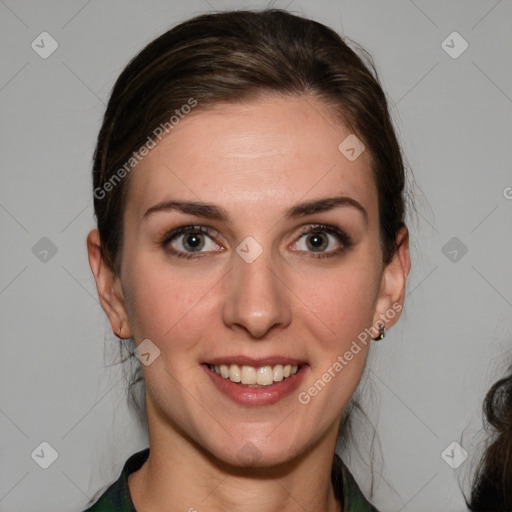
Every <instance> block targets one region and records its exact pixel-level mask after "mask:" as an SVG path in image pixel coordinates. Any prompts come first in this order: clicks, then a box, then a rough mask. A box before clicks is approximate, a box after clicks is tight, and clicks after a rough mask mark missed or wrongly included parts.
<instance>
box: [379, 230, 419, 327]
mask: <svg viewBox="0 0 512 512" xmlns="http://www.w3.org/2000/svg"><path fill="white" fill-rule="evenodd" d="M410 270H411V259H410V255H409V231H408V230H407V228H406V227H405V226H404V227H403V228H401V229H400V231H399V232H398V235H397V250H396V251H395V254H394V255H393V258H392V260H391V261H390V262H389V263H388V265H386V267H385V268H384V271H383V273H382V279H381V286H380V292H379V296H378V298H377V302H376V305H375V313H374V318H373V321H374V322H373V325H374V326H378V325H379V324H382V323H383V324H384V326H385V327H386V329H389V328H390V327H391V326H393V325H394V324H395V323H396V321H397V320H398V319H399V318H400V313H401V311H402V308H403V305H404V298H405V283H406V281H407V276H408V275H409V271H410Z"/></svg>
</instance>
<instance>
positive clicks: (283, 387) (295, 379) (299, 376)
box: [201, 364, 309, 405]
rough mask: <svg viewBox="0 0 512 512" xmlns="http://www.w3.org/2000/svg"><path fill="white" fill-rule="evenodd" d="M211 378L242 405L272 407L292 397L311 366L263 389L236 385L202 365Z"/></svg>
mask: <svg viewBox="0 0 512 512" xmlns="http://www.w3.org/2000/svg"><path fill="white" fill-rule="evenodd" d="M201 366H202V367H203V368H204V370H205V371H206V373H207V375H208V376H209V377H210V379H211V380H212V382H213V383H214V384H215V386H217V388H218V389H219V391H222V393H224V394H225V395H227V396H228V397H229V398H231V400H233V401H234V402H236V403H238V404H242V405H272V404H275V403H277V402H279V401H280V400H282V399H283V398H285V397H286V396H288V395H291V394H292V393H293V392H294V391H295V390H296V389H297V388H298V387H299V385H300V383H301V382H302V380H303V378H304V376H305V374H306V372H307V370H308V368H309V366H308V365H304V366H302V367H301V368H300V370H299V371H298V372H297V373H296V374H295V375H292V376H291V377H287V378H285V379H283V380H282V381H280V382H274V383H273V384H270V385H269V386H265V387H261V388H250V387H248V386H247V385H243V384H236V383H234V382H231V381H230V380H229V379H225V378H224V377H222V376H221V375H218V374H216V373H215V372H214V371H213V370H210V368H208V365H206V364H202V365H201Z"/></svg>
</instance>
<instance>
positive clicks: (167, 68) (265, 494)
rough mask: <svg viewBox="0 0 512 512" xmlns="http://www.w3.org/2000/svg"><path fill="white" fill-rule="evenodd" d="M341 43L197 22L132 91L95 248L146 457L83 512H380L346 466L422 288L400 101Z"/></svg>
mask: <svg viewBox="0 0 512 512" xmlns="http://www.w3.org/2000/svg"><path fill="white" fill-rule="evenodd" d="M370 68H372V69H373V66H372V65H371V63H370V64H369V67H368V66H367V65H365V64H364V63H363V61H362V60H361V58H360V57H358V56H357V55H356V54H355V53H354V52H353V51H352V50H351V49H350V48H349V47H348V46H347V45H346V44H345V43H344V42H343V41H342V39H341V38H340V37H339V36H338V35H337V34H336V33H334V32H333V31H332V30H331V29H329V28H327V27H325V26H323V25H321V24H319V23H316V22H314V21H311V20H307V19H303V18H300V17H297V16H294V15H291V14H289V13H287V12H285V11H281V10H265V11H262V12H248V11H237V12H224V13H219V14H210V15H203V16H199V17H197V18H194V19H191V20H189V21H187V22H185V23H182V24H181V25H179V26H177V27H175V28H174V29H172V30H170V31H169V32H167V33H165V34H164V35H162V36H160V37H159V38H157V39H156V40H155V41H153V42H152V43H150V44H149V45H148V46H147V47H146V48H145V49H144V50H142V52H141V53H139V55H137V56H136V57H135V58H134V59H133V60H132V61H131V62H130V63H129V64H128V66H127V67H126V69H125V70H124V71H123V72H122V74H121V75H120V77H119V79H118V80H117V83H116V84H115V87H114V89H113V92H112V96H111V98H110V101H109V103H108V106H107V110H106V113H105V118H104V121H103V125H102V127H101V131H100V133H99V137H98V143H97V148H96V152H95V157H94V167H93V180H94V196H95V203H94V204H95V212H96V217H97V224H98V229H96V230H93V231H92V232H91V233H90V234H89V236H88V239H87V244H88V252H89V262H90V265H91V269H92V272H93V274H94V277H95V280H96V285H97V289H98V294H99V298H100V301H101V304H102V307H103V309H104V310H105V313H106V315H107V316H108V319H109V321H110V324H111V327H112V330H113V332H114V333H115V334H116V335H117V336H118V337H119V338H122V339H127V338H131V337H133V339H134V341H135V344H136V345H137V351H136V356H137V357H138V358H139V359H140V361H141V363H142V366H141V367H142V371H143V375H144V381H145V400H146V413H147V423H148V434H149V448H148V449H146V450H143V451H142V452H138V453H137V454H134V455H133V456H132V457H131V458H130V459H128V461H127V462H126V464H125V467H124V468H123V472H122V474H121V475H120V477H119V479H118V481H117V482H115V483H114V484H113V485H112V486H110V487H109V488H108V489H107V490H106V492H105V493H103V495H102V496H101V497H100V499H99V500H98V501H97V502H96V504H95V505H94V506H93V507H92V508H90V509H89V510H93V511H96V512H97V511H102V510H109V511H113V510H123V511H125V510H132V511H133V510H137V511H139V512H146V511H153V510H155V511H156V510H158V511H161V510H166V511H174V510H176V511H178V510H189V511H194V510H197V511H203V510H208V511H216V510H244V511H250V510H258V511H260V512H261V511H262V510H265V511H274V510H287V511H293V510H301V511H304V510H308V511H320V510H321V511H326V512H331V511H337V510H343V511H363V510H376V509H375V508H373V507H372V506H371V505H370V504H369V503H368V502H367V501H366V499H365V498H364V496H363V494H362V493H361V491H360V490H359V488H358V486H357V484H356V482H355V481H354V479H353V478H352V476H351V475H350V473H349V471H348V469H347V468H346V467H345V466H344V465H343V463H342V461H341V459H340V458H339V457H338V455H336V454H335V447H336V440H337V434H338V428H339V425H340V424H341V420H342V417H343V414H344V411H346V410H347V405H348V404H349V402H350V399H351V396H352V394H353V393H354V391H355V389H356V388H357V385H358V383H359V381H360V379H361V376H362V373H363V370H364V367H365V362H366V358H367V355H368V350H369V346H370V344H371V341H370V340H371V338H373V339H376V340H378V339H381V338H383V337H384V335H385V331H386V329H389V328H390V327H392V326H393V325H394V323H395V322H396V321H397V320H398V318H399V316H400V311H401V309H402V304H403V300H404V290H405V282H406V278H407V275H408V273H409V268H410V262H409V250H408V232H407V228H406V226H405V224H404V215H405V207H404V181H405V177H404V165H403V161H402V156H401V151H400V148H399V145H398V142H397V139H396V136H395V133H394V131H393V127H392V123H391V120H390V116H389V112H388V108H387V103H386V99H385V95H384V93H383V91H382V89H381V87H380V85H379V83H378V80H377V78H376V76H374V75H376V74H375V70H374V69H373V73H372V72H371V71H370Z"/></svg>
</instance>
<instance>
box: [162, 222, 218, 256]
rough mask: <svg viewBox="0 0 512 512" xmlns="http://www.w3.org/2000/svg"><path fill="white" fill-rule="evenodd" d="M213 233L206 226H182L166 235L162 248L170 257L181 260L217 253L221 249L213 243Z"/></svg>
mask: <svg viewBox="0 0 512 512" xmlns="http://www.w3.org/2000/svg"><path fill="white" fill-rule="evenodd" d="M215 233H216V232H215V231H214V230H212V229H211V228H209V227H207V226H183V227H180V228H177V229H175V230H173V231H171V232H170V233H169V234H167V235H166V236H165V237H164V239H163V240H162V246H163V247H164V249H165V250H166V251H167V252H169V253H170V254H171V255H173V256H178V257H183V258H193V257H195V256H194V253H198V254H200V253H206V252H219V250H223V248H222V247H221V246H219V245H218V244H216V243H215V242H214V240H213V237H214V236H215ZM203 249H205V250H204V251H203Z"/></svg>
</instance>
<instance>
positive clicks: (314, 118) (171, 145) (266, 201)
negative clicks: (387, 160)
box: [128, 97, 377, 218]
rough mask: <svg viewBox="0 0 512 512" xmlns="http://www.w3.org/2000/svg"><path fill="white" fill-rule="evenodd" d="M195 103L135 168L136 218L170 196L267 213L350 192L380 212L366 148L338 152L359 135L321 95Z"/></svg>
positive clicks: (131, 192)
mask: <svg viewBox="0 0 512 512" xmlns="http://www.w3.org/2000/svg"><path fill="white" fill-rule="evenodd" d="M196 108H197V109H199V110H197V111H196V112H194V113H192V114H190V115H188V116H185V117H184V118H183V119H182V120H181V121H180V122H179V124H177V125H176V126H174V127H173V128H172V131H171V133H170V134H169V135H168V136H167V137H166V138H164V139H163V140H162V141H161V142H159V143H158V145H157V146H156V148H155V149H153V150H151V152H150V153H149V154H148V155H147V156H146V157H145V158H144V159H143V160H142V162H140V163H139V164H138V166H137V167H136V168H135V170H134V171H133V173H132V175H131V178H130V180H131V183H130V187H129V193H128V203H129V205H130V208H128V211H130V212H132V213H133V214H134V215H136V216H137V217H139V218H140V217H141V216H142V215H143V213H144V211H146V210H147V208H149V207H151V206H152V205H153V204H154V203H156V202H158V201H162V200H165V199H167V198H168V197H171V198H181V199H185V198H186V199H188V200H202V201H208V202H212V203H219V204H224V205H226V208H229V207H230V206H232V207H233V208H237V209H238V210H245V209H247V210H252V214H254V211H257V212H258V213H259V214H261V215H262V214H263V213H264V212H270V211H272V210H274V209H275V210H282V209H284V208H286V207H287V206H288V205H291V204H293V203H295V202H297V201H298V200H301V199H303V200H307V199H313V198H315V197H325V196H333V195H339V194H345V195H349V196H351V197H353V198H354V199H356V200H357V201H359V202H361V203H364V205H365V208H366V209H367V210H368V213H369V214H370V215H373V214H374V212H375V211H376V201H377V199H376V198H377V195H376V190H375V186H374V180H373V176H372V172H371V167H370V155H369V154H368V151H363V152H362V153H361V155H360V156H359V157H358V158H356V159H355V160H351V159H349V158H347V156H346V153H345V154H344V153H343V152H342V151H340V149H339V146H340V144H341V143H342V142H343V141H345V140H346V139H347V137H349V136H350V137H354V134H352V133H351V132H350V130H349V129H348V128H347V127H346V126H345V125H344V124H343V123H342V122H340V121H339V120H335V119H334V118H333V116H332V114H331V112H330V111H329V108H328V107H327V106H325V105H324V104H323V103H321V102H319V101H318V100H316V99H314V98H312V97H308V98H306V97H289V98H282V97H266V98H262V99H259V100H255V101H251V102H248V103H243V104H240V103H237V104H218V105H215V106H214V107H209V108H208V109H207V110H203V111H201V110H200V104H199V105H198V107H196ZM348 140H349V141H351V140H352V139H348ZM344 147H345V146H343V145H342V149H343V148H344ZM356 150H357V148H356ZM349 156H350V153H349Z"/></svg>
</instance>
